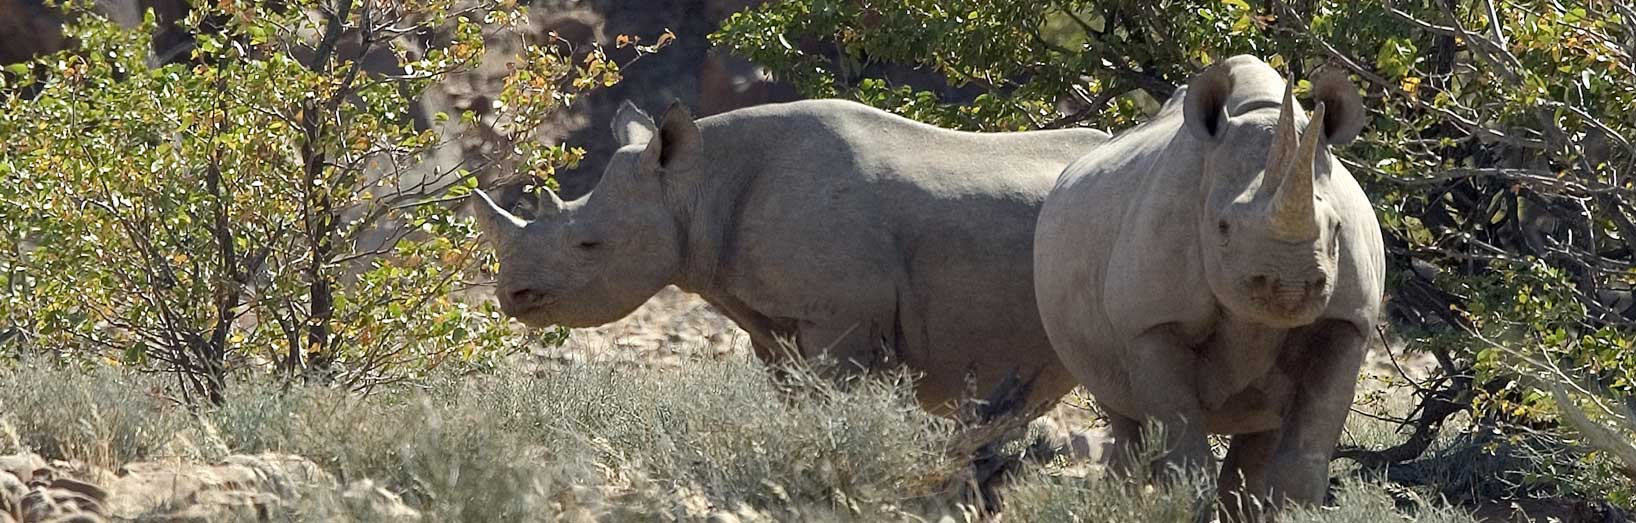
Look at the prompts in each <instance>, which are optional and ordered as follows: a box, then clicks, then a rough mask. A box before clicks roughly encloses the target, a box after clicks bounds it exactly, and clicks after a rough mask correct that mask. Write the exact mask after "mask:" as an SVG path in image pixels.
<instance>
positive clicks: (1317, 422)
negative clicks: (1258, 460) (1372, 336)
mask: <svg viewBox="0 0 1636 523" xmlns="http://www.w3.org/2000/svg"><path fill="white" fill-rule="evenodd" d="M1309 329H1310V331H1309V332H1308V333H1306V334H1307V336H1300V337H1298V338H1297V340H1298V341H1304V342H1305V343H1306V346H1305V347H1296V348H1297V349H1299V350H1301V351H1302V353H1303V354H1304V355H1305V358H1304V365H1303V364H1300V363H1298V364H1297V365H1299V366H1298V367H1296V368H1292V369H1288V370H1287V373H1288V374H1289V375H1290V376H1291V378H1293V379H1294V380H1295V398H1294V403H1293V404H1292V405H1290V408H1289V411H1288V414H1286V415H1285V418H1284V424H1283V436H1282V437H1281V438H1280V439H1279V442H1278V449H1277V450H1276V451H1274V452H1273V455H1272V458H1271V462H1270V463H1269V464H1268V465H1267V472H1266V477H1267V486H1268V487H1269V488H1270V490H1271V494H1272V498H1273V500H1275V501H1278V502H1283V501H1286V500H1287V501H1293V502H1296V503H1308V504H1310V503H1322V502H1323V500H1324V494H1326V493H1327V492H1328V489H1329V459H1330V457H1331V456H1332V455H1333V454H1334V453H1335V444H1336V443H1337V442H1338V441H1339V439H1340V436H1341V429H1342V427H1343V425H1345V423H1346V415H1347V413H1348V412H1349V409H1350V407H1351V406H1352V395H1353V392H1354V390H1355V388H1356V386H1357V382H1358V368H1359V367H1360V366H1362V365H1363V357H1364V352H1365V351H1366V350H1367V349H1366V347H1365V339H1364V337H1363V334H1362V333H1361V332H1360V331H1359V330H1358V329H1357V327H1355V326H1353V325H1352V324H1350V323H1346V322H1341V321H1334V320H1326V321H1323V322H1321V323H1319V324H1317V325H1314V326H1312V327H1309Z"/></svg>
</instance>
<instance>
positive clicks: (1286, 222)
mask: <svg viewBox="0 0 1636 523" xmlns="http://www.w3.org/2000/svg"><path fill="white" fill-rule="evenodd" d="M1286 107H1287V106H1286ZM1323 122H1324V103H1323V102H1319V103H1318V105H1317V107H1315V108H1313V110H1312V118H1311V120H1309V121H1308V122H1307V128H1306V131H1304V132H1302V133H1301V138H1300V145H1298V146H1297V147H1296V148H1295V150H1294V151H1293V154H1288V155H1286V156H1287V157H1286V159H1285V161H1284V162H1283V165H1282V166H1281V168H1280V169H1278V170H1279V171H1281V172H1283V177H1282V178H1283V179H1282V180H1280V181H1279V182H1278V193H1277V194H1276V195H1275V196H1274V197H1273V212H1272V230H1273V233H1274V234H1275V235H1277V236H1278V237H1280V238H1282V239H1285V240H1289V241H1310V240H1315V239H1317V238H1318V233H1319V231H1318V215H1317V210H1316V208H1315V207H1314V206H1313V203H1312V201H1313V192H1312V185H1313V165H1314V164H1315V163H1316V161H1317V159H1318V158H1317V157H1318V145H1319V144H1321V143H1323V142H1324V137H1323V134H1324V133H1323ZM1293 125H1294V124H1293V123H1291V126H1292V127H1293Z"/></svg>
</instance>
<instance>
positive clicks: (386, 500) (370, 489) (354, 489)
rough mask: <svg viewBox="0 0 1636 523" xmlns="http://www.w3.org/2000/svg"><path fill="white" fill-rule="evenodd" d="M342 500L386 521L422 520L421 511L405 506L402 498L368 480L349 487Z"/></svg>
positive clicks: (355, 482) (356, 482)
mask: <svg viewBox="0 0 1636 523" xmlns="http://www.w3.org/2000/svg"><path fill="white" fill-rule="evenodd" d="M341 499H345V500H346V501H347V504H349V505H351V506H352V507H353V508H361V509H366V510H368V511H369V512H370V513H373V514H375V515H376V516H377V517H379V518H380V519H382V520H384V521H419V520H420V511H418V510H415V509H413V508H410V507H409V505H405V504H404V503H403V498H402V497H399V496H398V495H397V494H394V493H392V491H389V490H386V489H385V488H382V487H379V486H376V485H375V482H374V481H370V480H367V479H365V480H359V481H354V482H352V484H351V485H348V486H347V490H346V492H344V493H342V494H341Z"/></svg>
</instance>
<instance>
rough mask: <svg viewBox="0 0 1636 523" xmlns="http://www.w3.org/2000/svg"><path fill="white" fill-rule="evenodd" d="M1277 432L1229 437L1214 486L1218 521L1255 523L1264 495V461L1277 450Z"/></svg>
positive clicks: (1265, 468) (1265, 467) (1265, 481)
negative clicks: (1229, 442) (1217, 504)
mask: <svg viewBox="0 0 1636 523" xmlns="http://www.w3.org/2000/svg"><path fill="white" fill-rule="evenodd" d="M1282 435H1283V431H1281V430H1277V429H1274V430H1269V431H1266V432H1256V433H1252V434H1235V435H1233V444H1232V446H1231V447H1230V448H1229V449H1228V450H1227V459H1226V460H1225V461H1223V462H1222V464H1221V477H1220V480H1219V481H1218V482H1217V483H1216V497H1217V500H1218V501H1219V503H1220V512H1219V515H1220V519H1221V521H1222V522H1223V523H1227V522H1249V521H1259V518H1260V517H1261V515H1262V513H1263V512H1262V510H1261V508H1262V503H1264V502H1265V501H1266V499H1265V498H1266V493H1267V462H1268V461H1269V460H1270V458H1271V457H1272V454H1273V451H1275V450H1277V448H1278V440H1279V438H1280V436H1282Z"/></svg>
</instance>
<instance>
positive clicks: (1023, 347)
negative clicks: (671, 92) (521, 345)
mask: <svg viewBox="0 0 1636 523" xmlns="http://www.w3.org/2000/svg"><path fill="white" fill-rule="evenodd" d="M614 129H615V135H616V136H617V137H618V138H619V139H620V141H621V142H622V143H623V144H624V145H623V146H622V147H621V148H620V149H619V150H618V152H617V153H616V154H615V155H614V157H613V159H612V160H611V161H610V163H609V164H608V166H607V168H606V171H605V173H604V174H603V176H602V178H601V180H600V182H598V184H597V186H596V188H595V190H593V191H592V192H591V193H590V194H588V195H586V196H584V197H582V198H580V199H577V200H574V201H569V202H563V201H561V200H560V199H559V198H558V197H557V196H556V195H555V194H552V193H549V192H547V193H544V194H543V196H542V197H540V198H538V202H537V203H532V204H530V203H531V202H526V201H525V202H522V203H525V204H528V205H524V206H525V207H533V209H532V210H531V211H527V212H525V211H517V212H519V213H523V214H526V216H517V215H516V213H514V212H513V211H514V210H515V208H516V207H517V204H518V203H519V200H521V199H520V198H519V196H518V195H517V194H507V191H500V192H497V193H496V194H495V195H494V197H493V198H492V199H491V197H490V196H489V195H486V194H483V198H484V200H486V201H487V202H488V204H487V205H484V206H480V207H481V208H480V210H479V213H478V214H479V218H480V226H481V227H482V228H483V229H484V231H485V235H486V236H488V237H490V238H491V239H492V243H493V245H494V247H495V250H496V253H497V254H498V256H499V261H500V270H499V274H498V277H497V282H496V283H497V288H496V293H497V295H498V298H499V301H500V305H501V308H502V309H503V310H504V311H505V312H506V314H508V315H510V316H513V317H516V318H518V319H520V320H521V321H522V322H523V323H525V324H528V325H535V326H540V325H551V324H556V325H564V326H570V327H583V326H594V325H599V324H604V323H608V322H612V321H615V320H618V319H620V318H621V317H623V316H625V315H627V314H629V313H630V312H631V311H633V310H634V309H636V308H637V307H638V306H640V305H641V304H642V303H643V302H644V301H646V300H647V299H648V298H649V297H651V296H653V295H654V294H655V293H656V292H658V291H659V290H661V289H662V288H664V287H665V286H666V285H676V286H677V287H679V288H681V289H682V290H684V291H687V292H691V293H696V294H698V295H699V296H701V297H703V298H704V300H705V301H707V302H709V303H710V304H712V305H714V306H715V307H716V308H718V309H719V310H721V312H722V313H724V314H725V315H726V316H727V317H728V318H730V319H731V320H733V321H734V322H735V323H736V324H738V325H739V326H740V327H742V328H743V329H744V330H745V331H747V332H748V333H749V335H750V339H751V343H752V345H753V348H754V351H755V353H756V355H757V356H758V357H760V358H761V359H763V360H767V361H776V360H779V359H780V358H781V357H783V356H784V354H785V351H783V349H782V348H781V346H780V345H779V339H780V338H785V339H792V340H794V341H795V345H796V347H797V348H798V350H799V351H800V352H801V353H802V355H803V356H808V357H810V356H813V355H815V354H818V353H827V354H828V355H830V356H832V357H833V359H834V360H835V361H839V362H851V363H852V364H854V365H857V366H858V367H861V368H864V369H877V368H879V367H881V366H883V365H894V366H895V365H904V366H907V367H908V368H910V369H912V370H913V371H917V372H918V373H920V374H921V375H922V377H921V379H920V380H919V381H918V382H917V383H916V392H917V396H918V398H919V400H920V402H921V403H922V405H923V406H925V407H926V408H927V409H928V410H931V411H933V412H937V413H940V414H945V415H946V414H949V413H950V412H951V411H950V407H952V406H953V405H954V404H955V403H956V402H957V400H958V399H959V398H961V397H963V395H965V394H966V393H967V392H968V381H967V380H968V378H969V379H970V380H971V381H970V383H972V384H974V385H975V386H974V387H972V388H971V389H970V391H971V392H972V393H973V394H972V395H976V396H982V395H985V394H986V393H987V392H988V391H989V390H990V388H992V387H994V386H995V385H996V384H999V383H1002V382H1004V381H1005V380H1006V379H1007V378H1008V375H1011V374H1012V373H1015V375H1016V378H1015V379H1016V381H1022V382H1029V380H1032V381H1031V382H1030V383H1031V389H1030V393H1029V396H1028V399H1027V401H1029V403H1028V405H1029V406H1039V405H1041V404H1044V403H1046V402H1054V401H1055V400H1057V399H1059V398H1061V397H1062V395H1064V394H1066V393H1067V391H1068V390H1070V389H1072V388H1073V386H1074V381H1073V378H1072V377H1071V376H1069V375H1068V373H1067V371H1065V370H1063V368H1062V366H1061V365H1060V364H1059V363H1058V362H1057V360H1056V356H1055V355H1054V353H1053V352H1052V351H1051V347H1050V343H1049V341H1047V339H1046V337H1045V331H1044V329H1043V327H1041V326H1040V322H1039V315H1038V312H1036V310H1035V308H1034V307H1035V305H1034V304H1035V301H1034V284H1033V262H1032V256H1033V248H1032V244H1033V241H1034V234H1033V233H1034V220H1035V218H1036V217H1037V216H1038V213H1039V207H1040V204H1041V203H1042V202H1043V201H1044V199H1045V195H1046V193H1047V192H1049V191H1050V189H1051V185H1052V183H1054V182H1055V180H1056V176H1057V174H1058V173H1060V172H1062V168H1063V167H1065V166H1067V164H1068V163H1069V162H1070V161H1072V160H1073V158H1075V157H1077V156H1078V155H1079V154H1081V153H1082V151H1084V150H1085V149H1087V148H1089V147H1092V146H1094V145H1096V144H1099V143H1102V142H1104V141H1106V140H1107V139H1108V137H1109V136H1108V134H1107V133H1104V132H1101V131H1096V130H1089V129H1073V130H1056V131H1036V132H1018V133H972V132H958V131H951V130H946V129H941V128H938V127H934V126H931V125H925V124H922V123H918V122H915V121H912V120H908V119H905V118H902V117H898V116H895V115H892V114H890V113H887V112H884V111H880V110H877V109H874V108H871V107H868V106H865V105H862V104H858V103H854V102H845V101H839V100H811V101H800V102H792V103H784V104H769V105H761V106H756V107H751V108H746V109H740V110H735V111H730V112H727V113H723V114H720V115H716V116H712V117H708V118H703V119H700V120H698V121H697V122H695V121H694V119H693V118H692V116H691V115H690V114H689V112H688V110H687V109H686V107H684V106H683V105H681V104H673V105H671V106H670V108H669V109H668V110H667V111H666V112H665V114H664V115H663V116H662V117H661V119H660V122H659V123H658V124H657V125H655V124H654V123H653V121H652V120H650V119H649V118H648V117H647V116H646V115H645V114H642V113H641V112H640V111H638V110H636V109H635V107H634V106H629V105H627V106H625V107H623V108H622V110H621V111H620V112H619V115H618V116H617V117H616V120H615V122H614ZM510 192H511V193H516V192H517V191H510ZM480 194H481V193H480ZM1016 381H1014V382H1016Z"/></svg>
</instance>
